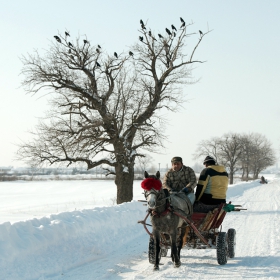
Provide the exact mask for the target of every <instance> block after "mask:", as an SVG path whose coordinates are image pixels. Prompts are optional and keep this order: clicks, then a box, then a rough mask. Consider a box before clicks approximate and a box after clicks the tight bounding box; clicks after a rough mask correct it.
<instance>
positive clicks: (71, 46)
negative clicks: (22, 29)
mask: <svg viewBox="0 0 280 280" xmlns="http://www.w3.org/2000/svg"><path fill="white" fill-rule="evenodd" d="M180 21H181V26H180V28H181V29H182V28H184V27H185V25H186V23H185V21H184V20H183V18H181V17H180ZM140 25H141V28H142V29H143V30H146V26H145V24H144V22H143V20H142V19H141V20H140ZM171 29H172V32H171V31H170V30H169V29H168V28H165V31H166V33H167V34H168V35H169V36H172V35H173V36H174V37H175V36H176V32H177V28H176V27H175V26H174V25H173V24H171ZM199 34H200V36H202V35H203V32H202V31H201V30H199ZM148 35H149V36H150V37H151V38H153V39H154V40H156V41H157V39H156V38H155V37H154V36H153V35H152V32H151V31H148ZM65 37H66V38H67V37H70V34H69V33H68V32H67V31H65ZM158 37H159V38H160V39H163V36H162V35H161V34H158ZM54 38H55V39H56V41H57V42H58V43H62V42H61V39H60V37H59V36H57V35H55V36H54ZM139 40H140V41H141V42H143V40H144V37H143V36H139ZM83 41H84V45H86V44H89V42H88V41H87V40H86V39H84V40H83ZM68 46H69V48H70V49H69V50H68V53H69V54H70V53H71V48H72V49H73V48H74V46H73V45H72V44H71V43H70V42H68ZM100 49H101V46H100V45H97V48H96V52H97V53H98V54H100V52H101V50H100ZM129 55H130V56H132V57H133V55H134V54H133V52H132V51H129ZM114 56H115V57H116V58H118V54H117V53H116V52H114ZM72 58H73V59H74V57H73V56H72ZM96 66H97V67H101V65H100V64H99V63H98V62H97V61H96Z"/></svg>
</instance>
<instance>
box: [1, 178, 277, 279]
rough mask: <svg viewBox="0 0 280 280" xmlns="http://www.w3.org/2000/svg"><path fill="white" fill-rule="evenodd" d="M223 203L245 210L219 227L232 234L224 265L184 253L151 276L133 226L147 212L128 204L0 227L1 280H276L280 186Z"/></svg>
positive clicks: (234, 192) (252, 186) (244, 192)
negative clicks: (234, 240) (232, 230)
mask: <svg viewBox="0 0 280 280" xmlns="http://www.w3.org/2000/svg"><path fill="white" fill-rule="evenodd" d="M136 196H137V194H136ZM227 200H228V201H229V200H231V201H232V203H233V204H241V205H243V207H244V208H247V209H248V210H247V211H242V212H231V213H228V214H227V216H226V218H225V220H224V222H223V231H227V230H228V228H235V229H236V232H237V245H236V257H235V258H234V259H229V260H228V263H227V264H226V265H223V266H221V265H218V263H217V260H216V250H213V249H206V250H187V249H183V250H182V254H181V261H182V265H181V266H180V267H179V268H174V267H173V264H172V262H171V259H170V257H169V254H168V256H167V257H164V258H162V259H161V265H160V270H159V271H156V272H155V271H153V265H151V264H149V262H148V258H147V249H148V248H147V247H148V239H149V236H148V235H147V233H146V232H145V230H144V229H143V227H142V225H140V224H137V221H138V220H140V219H143V218H144V216H145V210H146V208H145V207H144V206H143V205H142V204H141V203H139V202H137V201H133V202H131V203H124V204H122V205H116V206H110V207H97V208H94V209H85V210H77V211H73V212H64V213H59V214H56V215H51V216H49V217H45V218H41V219H33V220H29V221H25V222H18V223H14V224H10V223H3V224H0V250H1V252H2V254H1V256H0V279H6V280H10V279H12V280H17V279H28V280H31V279H39V280H43V279H49V280H64V279H67V280H68V279H69V280H87V279H280V268H279V264H280V236H279V233H280V232H279V228H280V226H279V225H280V210H279V209H280V179H279V178H272V177H271V178H270V179H269V183H268V184H267V185H260V184H259V182H258V181H254V182H250V183H239V184H235V185H233V186H230V188H229V191H228V199H227Z"/></svg>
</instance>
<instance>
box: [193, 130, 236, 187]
mask: <svg viewBox="0 0 280 280" xmlns="http://www.w3.org/2000/svg"><path fill="white" fill-rule="evenodd" d="M207 155H209V156H212V157H213V158H214V159H215V160H216V162H217V164H219V163H220V164H223V165H224V166H225V167H227V168H228V170H229V179H230V180H229V181H230V184H233V175H234V173H235V172H236V171H237V170H238V161H239V159H240V155H241V150H240V141H239V135H237V134H233V133H228V134H224V135H223V136H222V137H220V138H218V137H213V138H211V139H209V140H203V141H201V142H200V143H199V146H198V148H197V150H196V153H195V154H194V158H197V157H200V158H202V157H205V156H207Z"/></svg>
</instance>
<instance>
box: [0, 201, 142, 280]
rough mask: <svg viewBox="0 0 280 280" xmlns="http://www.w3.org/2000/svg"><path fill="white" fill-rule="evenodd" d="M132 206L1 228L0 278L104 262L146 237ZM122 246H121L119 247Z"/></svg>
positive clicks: (137, 206) (136, 206)
mask: <svg viewBox="0 0 280 280" xmlns="http://www.w3.org/2000/svg"><path fill="white" fill-rule="evenodd" d="M145 210H146V207H143V205H142V203H139V202H137V201H133V202H130V203H124V204H121V205H116V206H112V207H102V208H100V207H99V208H95V209H91V210H82V211H73V212H65V213H60V214H57V215H51V216H50V217H48V218H47V217H44V218H41V219H33V220H28V221H25V222H17V223H14V224H11V223H10V222H6V223H4V224H1V225H0V252H1V255H0V267H1V271H0V279H29V280H30V279H38V278H39V277H44V276H46V277H48V276H51V275H53V274H57V273H60V272H61V271H65V270H68V269H70V268H74V267H76V266H79V265H81V264H86V263H88V262H91V261H93V260H95V259H99V258H102V257H104V256H105V255H106V254H109V253H110V251H111V250H112V249H117V248H118V247H121V246H123V245H124V244H125V243H127V242H130V241H131V240H132V239H137V238H138V237H139V236H141V235H143V234H146V233H145V231H144V230H143V229H142V228H141V230H140V225H139V224H137V221H138V220H140V219H143V218H144V216H145ZM116 241H117V242H116Z"/></svg>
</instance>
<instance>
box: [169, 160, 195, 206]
mask: <svg viewBox="0 0 280 280" xmlns="http://www.w3.org/2000/svg"><path fill="white" fill-rule="evenodd" d="M171 163H172V168H171V169H170V170H168V171H167V173H166V174H165V176H164V179H163V188H164V189H167V190H168V191H171V192H172V191H175V192H179V191H183V192H184V193H185V194H186V195H188V197H189V199H190V200H191V202H192V203H193V202H194V200H195V196H194V188H195V187H196V183H197V180H196V176H195V173H194V171H193V169H191V168H190V167H188V166H185V165H183V160H182V158H181V157H173V158H172V160H171Z"/></svg>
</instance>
